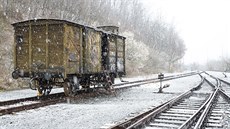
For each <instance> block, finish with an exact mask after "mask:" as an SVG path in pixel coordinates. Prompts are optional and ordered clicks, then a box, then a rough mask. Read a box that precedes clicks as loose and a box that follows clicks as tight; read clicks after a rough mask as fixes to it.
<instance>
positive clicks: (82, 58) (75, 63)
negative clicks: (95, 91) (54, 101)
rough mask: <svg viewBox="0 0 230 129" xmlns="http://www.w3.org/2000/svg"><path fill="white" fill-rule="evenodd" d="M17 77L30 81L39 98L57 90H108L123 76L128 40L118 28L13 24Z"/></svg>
mask: <svg viewBox="0 0 230 129" xmlns="http://www.w3.org/2000/svg"><path fill="white" fill-rule="evenodd" d="M12 25H13V27H14V30H15V34H14V37H15V38H14V39H15V40H14V42H15V43H14V44H15V47H14V48H15V49H14V51H15V52H14V71H13V73H12V76H13V78H14V79H17V78H30V87H31V88H32V89H37V90H38V93H39V95H46V94H49V93H50V91H51V89H52V87H53V86H54V85H59V86H63V87H64V91H65V94H66V95H73V94H75V93H76V91H78V90H80V89H88V88H90V87H91V86H94V87H105V88H106V89H110V88H111V85H112V83H114V78H115V77H117V76H122V75H125V37H123V36H120V35H118V27H115V26H102V27H98V28H92V27H88V26H84V25H80V24H77V23H73V22H69V21H66V20H57V19H37V20H27V21H23V22H17V23H14V24H12Z"/></svg>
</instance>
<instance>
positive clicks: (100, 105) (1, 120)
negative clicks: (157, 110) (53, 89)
mask: <svg viewBox="0 0 230 129" xmlns="http://www.w3.org/2000/svg"><path fill="white" fill-rule="evenodd" d="M156 76H157V75H152V77H156ZM149 77H150V76H148V77H144V78H143V77H142V78H141V77H140V78H139V79H145V78H149ZM150 78H151V77H150ZM132 79H133V78H126V80H132ZM200 80H201V79H200V77H199V76H198V75H194V76H190V77H185V78H180V79H175V80H170V81H167V82H163V85H164V84H170V87H168V88H166V89H164V90H163V91H164V92H165V94H159V93H157V91H158V88H159V83H154V84H146V85H143V86H140V87H134V88H129V89H125V90H122V91H119V92H118V93H117V94H116V96H114V95H110V96H104V95H103V96H99V97H95V98H89V99H82V100H76V101H73V100H72V101H71V103H62V104H56V105H51V106H46V107H42V108H38V109H34V110H29V111H23V112H19V113H16V114H14V115H5V116H1V117H0V129H14V128H17V129H28V128H39V129H47V128H51V129H52V128H55V129H69V128H77V129H98V128H100V127H101V126H103V125H104V124H107V123H113V122H118V121H121V120H123V119H125V118H127V117H129V115H131V114H132V113H139V112H141V111H143V110H145V109H147V108H149V107H152V106H157V105H159V104H161V103H163V102H165V101H167V100H169V99H171V98H172V97H174V96H177V95H178V94H180V93H182V92H184V91H186V90H188V89H190V88H192V87H194V86H196V85H197V84H198V83H199V82H200ZM30 92H31V91H30ZM30 92H29V93H26V90H20V91H12V92H7V93H4V94H5V96H8V97H9V96H10V98H11V99H12V98H14V97H15V96H16V95H15V93H18V94H25V95H28V94H32V93H30ZM1 94H3V93H1ZM5 96H4V95H0V99H1V100H2V98H5V99H6V98H7V97H5Z"/></svg>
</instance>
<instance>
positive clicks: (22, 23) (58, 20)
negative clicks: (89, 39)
mask: <svg viewBox="0 0 230 129" xmlns="http://www.w3.org/2000/svg"><path fill="white" fill-rule="evenodd" d="M39 22H41V23H42V22H49V23H50V24H52V23H54V24H57V23H60V24H61V23H66V24H69V25H73V26H81V27H86V28H91V29H94V30H96V31H100V32H103V33H107V34H111V33H109V32H107V31H104V30H101V29H98V28H94V27H90V26H85V25H81V24H78V23H75V22H71V21H67V20H60V19H31V20H26V21H20V22H15V23H13V24H12V26H14V27H15V26H18V25H19V26H20V25H26V24H29V23H38V24H39ZM99 27H104V26H99ZM107 27H108V26H107ZM110 27H116V26H110ZM112 34H113V33H112ZM113 35H117V34H113ZM117 36H120V37H123V38H125V37H124V36H121V35H117Z"/></svg>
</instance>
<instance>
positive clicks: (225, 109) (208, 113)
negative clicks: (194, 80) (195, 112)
mask: <svg viewBox="0 0 230 129" xmlns="http://www.w3.org/2000/svg"><path fill="white" fill-rule="evenodd" d="M210 76H211V77H212V78H214V79H216V80H217V83H218V84H219V87H218V93H217V95H216V96H215V98H214V99H213V101H210V104H209V105H208V106H207V107H206V110H205V111H204V112H203V114H204V115H203V116H202V117H201V118H200V124H198V125H197V126H196V128H205V129H213V128H215V129H229V128H230V124H229V121H230V117H229V116H230V109H229V106H230V90H229V83H228V82H226V81H223V80H221V79H219V78H215V77H214V76H212V75H210ZM207 82H208V83H209V84H210V85H211V86H212V87H215V84H212V83H211V82H209V81H207ZM221 82H224V83H222V84H221ZM215 88H217V87H215Z"/></svg>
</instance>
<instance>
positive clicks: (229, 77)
mask: <svg viewBox="0 0 230 129" xmlns="http://www.w3.org/2000/svg"><path fill="white" fill-rule="evenodd" d="M207 73H209V74H211V75H213V76H214V77H218V78H220V79H223V80H225V81H228V82H230V73H226V72H213V71H208V72H207ZM224 74H225V75H227V77H225V75H224Z"/></svg>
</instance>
